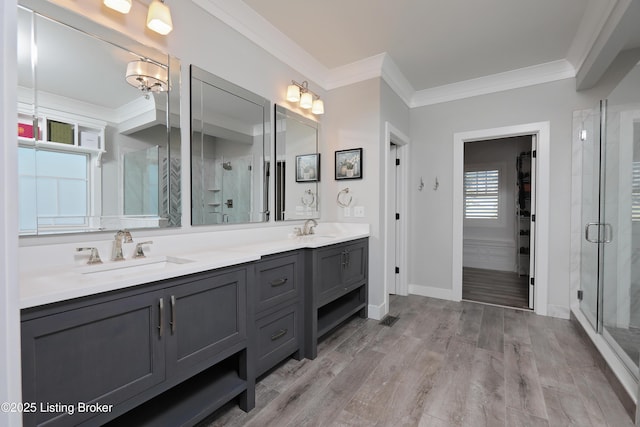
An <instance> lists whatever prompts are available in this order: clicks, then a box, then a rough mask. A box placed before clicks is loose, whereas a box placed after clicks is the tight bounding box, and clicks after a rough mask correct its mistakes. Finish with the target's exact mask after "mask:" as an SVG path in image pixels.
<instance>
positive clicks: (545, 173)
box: [451, 122, 551, 315]
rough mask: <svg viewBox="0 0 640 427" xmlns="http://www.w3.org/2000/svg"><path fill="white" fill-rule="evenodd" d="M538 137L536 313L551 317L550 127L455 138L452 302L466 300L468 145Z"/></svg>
mask: <svg viewBox="0 0 640 427" xmlns="http://www.w3.org/2000/svg"><path fill="white" fill-rule="evenodd" d="M534 134H535V135H537V136H538V148H537V156H536V160H537V168H538V170H537V171H536V177H537V186H536V191H537V195H536V201H537V209H536V227H537V231H536V251H537V252H536V267H535V272H534V277H535V278H536V295H535V301H534V307H535V312H536V313H537V314H540V315H547V310H548V297H547V292H548V289H547V287H548V285H549V283H548V282H549V247H550V246H549V220H550V217H549V197H550V195H549V189H550V182H549V175H550V160H551V159H550V148H551V141H550V123H549V122H538V123H528V124H522V125H514V126H506V127H501V128H493V129H482V130H475V131H469V132H460V133H455V134H454V135H453V233H452V243H453V251H452V275H451V278H452V281H453V286H452V299H453V300H454V301H460V300H462V255H463V224H464V221H463V203H464V183H463V181H464V180H463V178H464V177H463V174H464V143H465V142H471V141H484V140H489V139H498V138H507V137H512V136H520V135H534Z"/></svg>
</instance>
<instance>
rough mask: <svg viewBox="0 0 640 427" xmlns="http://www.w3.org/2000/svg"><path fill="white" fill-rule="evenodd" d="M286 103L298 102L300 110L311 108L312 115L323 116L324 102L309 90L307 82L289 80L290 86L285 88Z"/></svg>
mask: <svg viewBox="0 0 640 427" xmlns="http://www.w3.org/2000/svg"><path fill="white" fill-rule="evenodd" d="M287 101H289V102H300V108H304V109H305V110H308V109H309V108H311V112H312V113H313V114H318V115H320V114H324V102H323V101H322V100H321V99H320V96H318V94H316V93H314V92H312V91H310V90H309V82H307V81H306V80H305V81H303V82H302V83H298V82H296V81H295V80H291V84H290V85H289V86H287Z"/></svg>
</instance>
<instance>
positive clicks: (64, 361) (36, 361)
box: [22, 292, 165, 426]
mask: <svg viewBox="0 0 640 427" xmlns="http://www.w3.org/2000/svg"><path fill="white" fill-rule="evenodd" d="M161 299H162V294H161V293H160V292H150V293H144V294H139V295H134V296H131V297H127V298H122V299H116V300H112V301H107V302H103V303H97V304H94V305H90V306H87V307H83V308H78V309H74V310H68V311H63V312H60V313H57V314H52V315H49V316H45V317H39V318H35V319H33V320H28V321H24V322H23V323H22V375H23V377H22V382H23V400H24V401H25V402H36V404H37V405H38V409H43V410H39V411H38V412H37V413H35V414H32V413H25V414H24V425H25V426H33V425H41V424H44V423H46V425H47V426H60V425H76V424H78V423H79V422H80V421H82V420H85V419H88V418H91V417H92V416H94V415H95V414H92V413H87V412H84V413H83V412H78V408H77V407H75V408H69V407H53V408H52V407H50V406H48V404H51V405H55V404H56V403H61V404H67V405H72V404H73V405H75V404H77V403H78V402H85V403H92V402H98V403H100V404H117V403H120V402H123V401H124V400H126V399H128V398H130V397H132V396H135V395H136V394H138V393H140V392H142V391H144V390H146V389H148V388H150V387H152V386H153V385H155V384H158V383H160V382H161V381H163V380H164V378H165V371H164V354H165V353H164V344H163V341H162V337H161V336H160V332H161V331H160V329H159V326H160V323H159V322H160V321H161V318H162V314H161V311H160V308H159V307H160V304H161V303H160V301H161ZM41 405H43V406H41ZM70 413H72V414H71V415H70Z"/></svg>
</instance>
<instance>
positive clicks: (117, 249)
mask: <svg viewBox="0 0 640 427" xmlns="http://www.w3.org/2000/svg"><path fill="white" fill-rule="evenodd" d="M123 243H133V239H132V238H131V233H129V231H128V230H120V231H118V232H117V233H116V235H115V241H114V242H113V251H112V252H111V260H112V261H124V255H123V254H122V244H123Z"/></svg>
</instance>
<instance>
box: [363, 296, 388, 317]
mask: <svg viewBox="0 0 640 427" xmlns="http://www.w3.org/2000/svg"><path fill="white" fill-rule="evenodd" d="M388 312H389V301H388V298H387V301H385V302H383V303H382V304H380V305H373V304H369V306H368V307H367V318H369V319H373V320H382V318H383V317H384V316H385V315H386V314H387V313H388Z"/></svg>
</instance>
